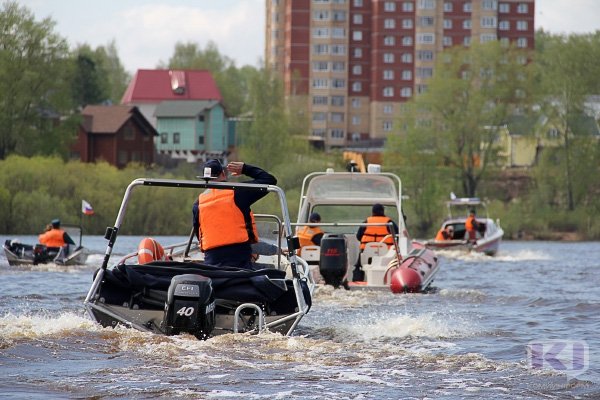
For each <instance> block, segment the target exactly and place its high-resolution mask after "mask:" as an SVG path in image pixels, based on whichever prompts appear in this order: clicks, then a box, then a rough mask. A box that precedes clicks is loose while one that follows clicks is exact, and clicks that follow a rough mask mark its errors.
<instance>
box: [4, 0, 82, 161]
mask: <svg viewBox="0 0 600 400" xmlns="http://www.w3.org/2000/svg"><path fill="white" fill-rule="evenodd" d="M54 25H55V24H54V22H52V20H50V19H44V20H42V21H41V22H36V21H35V19H34V16H33V15H32V14H31V12H30V11H28V10H27V9H26V8H23V7H19V5H18V3H17V2H13V1H8V2H5V3H3V4H2V8H1V9H0V159H4V158H5V157H6V156H7V155H9V154H11V153H15V152H16V153H20V154H33V153H35V152H36V151H37V150H38V149H36V148H35V143H36V142H37V139H38V138H39V137H40V136H43V135H45V134H48V133H49V132H51V131H52V130H53V123H52V122H51V121H56V120H57V119H58V117H59V116H60V115H61V114H62V113H64V112H65V111H66V110H69V109H70V107H71V101H70V98H69V97H68V96H65V93H66V91H65V88H66V87H67V84H66V81H67V79H66V74H67V73H68V70H69V69H68V68H67V65H68V45H67V43H66V41H65V40H64V39H63V38H61V37H60V36H58V35H57V34H56V33H54V31H53V30H54ZM57 135H59V134H58V133H57ZM59 136H60V135H59ZM59 143H64V141H62V140H61V141H60V142H59ZM45 152H46V153H49V152H50V151H49V150H48V149H46V150H45Z"/></svg>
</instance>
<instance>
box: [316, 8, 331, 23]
mask: <svg viewBox="0 0 600 400" xmlns="http://www.w3.org/2000/svg"><path fill="white" fill-rule="evenodd" d="M313 20H315V21H329V11H328V10H316V11H314V12H313Z"/></svg>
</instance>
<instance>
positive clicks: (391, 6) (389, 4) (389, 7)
mask: <svg viewBox="0 0 600 400" xmlns="http://www.w3.org/2000/svg"><path fill="white" fill-rule="evenodd" d="M383 10H384V11H387V12H393V11H396V3H394V2H393V1H386V2H385V3H383Z"/></svg>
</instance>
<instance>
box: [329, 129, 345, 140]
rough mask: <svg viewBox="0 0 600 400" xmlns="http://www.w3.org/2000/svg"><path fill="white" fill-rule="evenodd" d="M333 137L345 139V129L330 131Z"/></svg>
mask: <svg viewBox="0 0 600 400" xmlns="http://www.w3.org/2000/svg"><path fill="white" fill-rule="evenodd" d="M330 135H331V138H332V139H343V138H344V130H343V129H332V130H331V132H330Z"/></svg>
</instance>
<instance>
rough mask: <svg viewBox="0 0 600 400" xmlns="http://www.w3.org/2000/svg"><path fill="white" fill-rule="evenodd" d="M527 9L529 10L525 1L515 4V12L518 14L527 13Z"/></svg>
mask: <svg viewBox="0 0 600 400" xmlns="http://www.w3.org/2000/svg"><path fill="white" fill-rule="evenodd" d="M528 11H529V7H528V6H527V4H526V3H519V4H518V5H517V13H519V14H527V12H528Z"/></svg>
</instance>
